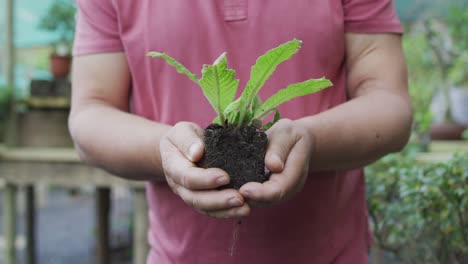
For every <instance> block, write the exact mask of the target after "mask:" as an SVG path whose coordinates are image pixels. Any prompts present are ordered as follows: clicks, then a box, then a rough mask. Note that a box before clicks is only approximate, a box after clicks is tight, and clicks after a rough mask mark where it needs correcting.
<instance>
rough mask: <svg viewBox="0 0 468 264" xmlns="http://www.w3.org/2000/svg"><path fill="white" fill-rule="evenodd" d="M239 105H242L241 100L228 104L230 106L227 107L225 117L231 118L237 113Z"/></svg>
mask: <svg viewBox="0 0 468 264" xmlns="http://www.w3.org/2000/svg"><path fill="white" fill-rule="evenodd" d="M239 105H240V98H238V99H237V100H235V101H234V102H231V103H230V104H228V106H226V108H225V109H224V116H230V115H231V114H232V113H234V112H237V109H238V108H239Z"/></svg>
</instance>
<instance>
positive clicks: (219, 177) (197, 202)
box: [160, 122, 250, 218]
mask: <svg viewBox="0 0 468 264" xmlns="http://www.w3.org/2000/svg"><path fill="white" fill-rule="evenodd" d="M202 135H203V130H202V129H201V128H200V127H199V126H198V125H196V124H194V123H189V122H180V123H177V124H176V125H175V126H174V127H173V128H171V129H170V130H169V131H168V132H167V133H166V134H165V135H164V136H163V137H162V138H161V141H160V152H161V159H162V166H163V169H164V174H165V177H166V180H167V183H168V185H169V186H170V187H171V189H172V190H173V191H174V193H175V194H177V195H178V196H180V197H181V198H182V199H183V200H184V201H185V202H186V203H187V204H188V205H190V206H192V207H193V208H195V209H196V210H197V211H199V212H201V213H203V214H205V215H208V216H211V217H216V218H238V217H243V216H247V215H248V214H249V213H250V207H249V205H248V204H247V203H245V200H244V198H243V196H242V195H241V194H240V193H239V192H238V191H237V190H234V189H224V190H218V189H216V188H218V187H220V186H223V185H225V184H227V183H229V176H228V175H227V173H226V172H225V171H223V170H221V169H216V168H210V169H203V168H199V167H197V166H196V165H195V163H196V162H198V161H199V160H200V159H201V158H202V156H203V152H204V144H203V141H202Z"/></svg>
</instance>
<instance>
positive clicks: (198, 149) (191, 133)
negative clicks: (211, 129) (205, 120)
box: [169, 122, 205, 163]
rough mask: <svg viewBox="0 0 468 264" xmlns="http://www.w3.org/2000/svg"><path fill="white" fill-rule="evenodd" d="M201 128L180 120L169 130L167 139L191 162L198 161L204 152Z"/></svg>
mask: <svg viewBox="0 0 468 264" xmlns="http://www.w3.org/2000/svg"><path fill="white" fill-rule="evenodd" d="M202 135H203V130H202V129H201V128H200V127H199V126H198V125H196V124H194V123H189V122H181V123H177V124H176V125H175V126H174V129H173V130H172V131H171V132H170V135H169V140H170V141H171V143H172V144H173V145H174V146H176V147H177V148H178V149H179V151H180V152H182V154H183V155H184V156H185V158H186V159H188V160H190V161H191V162H192V163H195V162H197V161H199V160H200V159H201V158H202V156H203V152H204V148H205V147H204V144H203V140H202Z"/></svg>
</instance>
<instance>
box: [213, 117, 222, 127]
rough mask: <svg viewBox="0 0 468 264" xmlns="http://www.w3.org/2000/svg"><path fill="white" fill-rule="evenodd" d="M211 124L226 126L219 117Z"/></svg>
mask: <svg viewBox="0 0 468 264" xmlns="http://www.w3.org/2000/svg"><path fill="white" fill-rule="evenodd" d="M211 123H213V124H218V125H221V126H224V124H222V123H221V119H220V118H219V116H217V117H215V119H213V122H211Z"/></svg>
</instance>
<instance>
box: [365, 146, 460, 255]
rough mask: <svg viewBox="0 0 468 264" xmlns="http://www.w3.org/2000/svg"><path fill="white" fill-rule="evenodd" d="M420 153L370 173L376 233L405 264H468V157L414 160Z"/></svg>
mask: <svg viewBox="0 0 468 264" xmlns="http://www.w3.org/2000/svg"><path fill="white" fill-rule="evenodd" d="M415 153H417V147H416V148H415V146H414V145H410V146H409V147H408V148H406V149H405V151H404V152H403V153H401V154H392V155H388V156H386V157H384V158H383V159H382V160H380V161H379V162H377V163H375V164H373V165H371V166H369V167H368V168H366V173H367V175H368V176H367V177H366V182H367V197H368V206H369V213H370V216H371V219H372V228H373V231H374V236H375V239H376V242H377V244H378V245H379V247H380V248H382V249H385V250H388V251H390V252H392V253H393V254H394V255H395V256H396V257H397V258H398V259H399V260H400V261H401V262H402V263H428V264H430V263H468V237H467V235H468V234H467V232H468V153H464V154H457V155H455V156H454V157H453V158H452V159H451V160H450V161H449V162H447V163H439V164H433V165H427V164H426V165H424V164H421V163H418V162H416V161H415V160H414V155H415Z"/></svg>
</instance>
